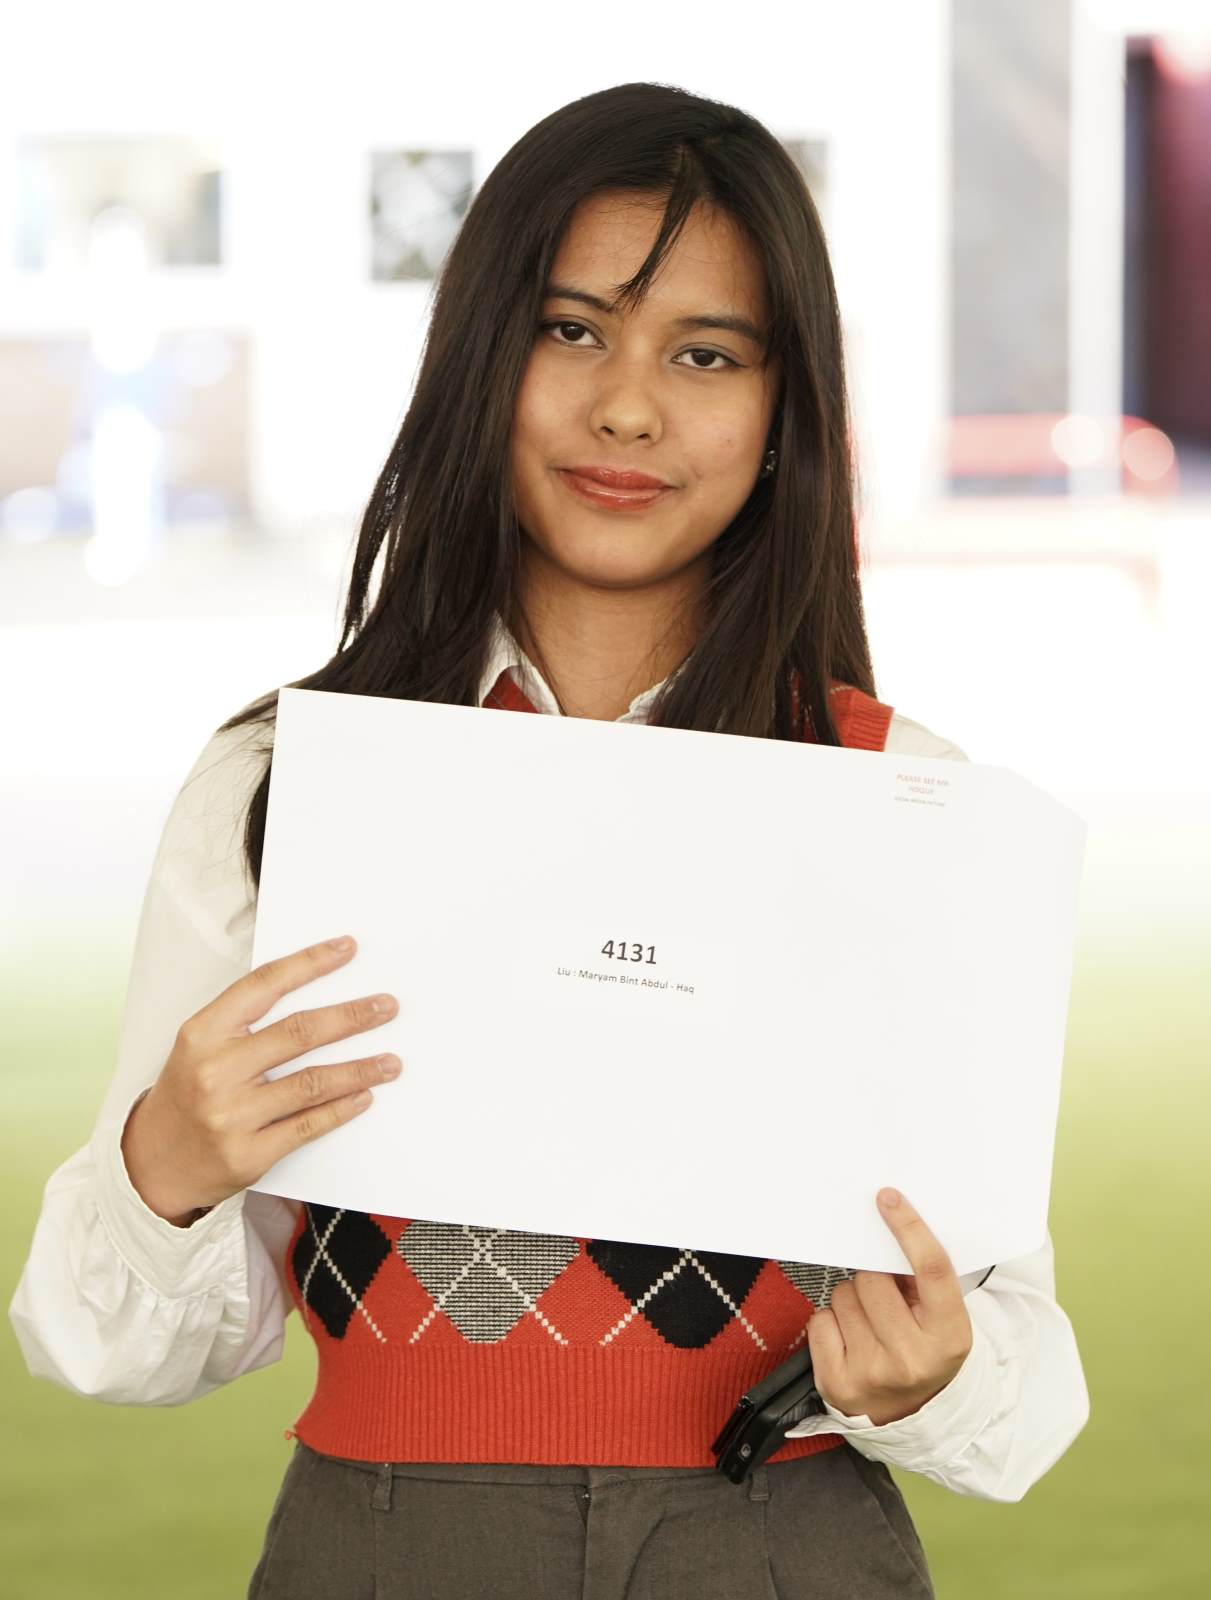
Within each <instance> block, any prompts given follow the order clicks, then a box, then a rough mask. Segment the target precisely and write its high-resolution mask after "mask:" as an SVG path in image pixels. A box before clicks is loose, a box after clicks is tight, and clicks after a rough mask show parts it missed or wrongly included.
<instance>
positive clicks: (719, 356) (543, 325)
mask: <svg viewBox="0 0 1211 1600" xmlns="http://www.w3.org/2000/svg"><path fill="white" fill-rule="evenodd" d="M538 326H539V329H540V331H542V332H546V331H547V330H548V329H552V328H558V329H559V330H560V332H561V333H562V331H563V329H565V328H575V329H576V331H577V332H578V333H588V331H589V330H588V329H587V328H586V327H585V325H584V323H583V322H569V321H568V320H567V318H566V317H560V318H558V319H556V320H553V321H550V322H540V323H539V325H538ZM555 342H556V343H557V344H564V343H567V344H571V345H579V344H580V343H581V341H580V340H578V339H569V340H564V339H563V338H559V339H557V340H556V341H555ZM679 354H681V355H686V356H710V357H712V359H715V360H719V361H723V362H725V363H726V364H727V365H728V366H729V367H738V366H739V365H740V363H739V362H738V361H733V360H732V358H731V356H725V355H724V353H723V351H722V350H682V351H680V352H679ZM692 365H693V369H694V371H695V372H722V371H723V368H722V367H705V366H701V365H700V364H699V363H698V362H693V363H692Z"/></svg>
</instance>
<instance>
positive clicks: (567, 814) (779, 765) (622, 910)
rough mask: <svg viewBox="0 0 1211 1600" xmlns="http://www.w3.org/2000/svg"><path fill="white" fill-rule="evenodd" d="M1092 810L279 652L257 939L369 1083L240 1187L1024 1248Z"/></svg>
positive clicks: (1038, 1226)
mask: <svg viewBox="0 0 1211 1600" xmlns="http://www.w3.org/2000/svg"><path fill="white" fill-rule="evenodd" d="M1086 832H1087V829H1086V825H1085V823H1084V821H1083V820H1082V819H1081V818H1080V817H1078V816H1077V815H1076V814H1075V813H1074V812H1072V811H1071V810H1069V809H1068V808H1067V807H1066V806H1064V805H1061V804H1060V803H1059V802H1057V801H1056V800H1054V799H1052V798H1051V797H1050V796H1048V795H1046V794H1044V793H1043V792H1042V791H1041V790H1039V789H1038V788H1037V787H1035V786H1034V785H1032V784H1031V783H1029V782H1027V781H1026V780H1025V779H1023V778H1022V777H1020V776H1019V775H1018V774H1016V773H1014V772H1011V771H1009V770H1008V769H1006V768H1004V767H993V766H982V765H979V764H976V763H966V762H955V761H947V760H943V759H940V758H934V757H921V756H902V755H893V754H887V753H884V752H882V751H870V750H851V749H839V748H836V747H833V746H819V745H812V744H798V743H792V742H787V741H781V740H772V739H750V738H744V737H741V736H738V735H731V734H713V733H700V732H693V731H690V730H686V729H678V728H660V727H652V726H648V725H643V724H632V723H616V722H599V721H594V720H590V719H586V718H575V717H554V716H543V715H521V714H518V713H516V712H508V711H487V710H484V709H482V708H479V707H474V706H447V705H433V704H428V703H419V702H414V701H408V700H394V699H386V698H380V697H376V696H365V695H343V694H334V693H330V692H327V691H318V690H305V689H293V688H284V689H283V690H282V691H281V694H280V697H279V703H278V717H277V733H276V742H275V748H274V758H273V772H272V778H271V783H270V794H269V809H268V817H267V824H266V836H265V850H264V858H263V863H262V874H261V884H260V891H259V900H258V907H257V920H256V932H255V937H254V943H253V955H252V961H253V964H254V965H259V964H260V963H261V962H263V961H268V960H270V959H272V958H274V957H277V956H281V955H285V954H288V953H290V952H291V951H294V950H298V949H301V948H302V947H303V946H305V945H307V944H311V943H314V942H318V941H320V940H322V939H327V938H330V937H332V936H333V935H335V934H337V933H340V932H342V931H344V932H348V933H351V934H353V935H354V937H355V938H356V939H357V941H358V951H357V953H356V955H355V956H354V957H353V959H352V960H351V961H349V962H347V963H346V964H345V965H344V966H342V967H341V968H339V969H338V970H336V971H335V972H333V973H330V974H327V975H326V976H324V977H322V978H319V979H317V980H315V981H314V982H312V983H310V984H308V985H307V986H306V987H305V988H303V989H298V990H294V991H292V992H291V993H290V994H289V995H287V996H286V997H285V998H284V1000H282V1001H281V1002H279V1003H277V1004H276V1005H275V1006H274V1007H273V1009H272V1010H270V1011H269V1012H268V1013H266V1016H265V1018H264V1020H263V1021H262V1022H261V1023H258V1024H257V1027H258V1028H259V1027H263V1026H267V1025H268V1024H270V1023H272V1022H275V1021H277V1020H279V1019H280V1018H282V1017H284V1016H286V1015H288V1014H289V1013H290V1012H292V1011H298V1010H302V1009H310V1008H312V1007H317V1006H321V1005H329V1004H333V1003H337V1002H340V1001H344V1000H351V999H354V998H357V997H360V996H362V995H369V994H373V993H375V992H377V991H379V990H385V991H388V992H389V993H391V994H394V995H395V996H396V997H397V999H398V1000H399V1007H400V1008H399V1011H398V1012H397V1014H396V1015H395V1016H394V1017H393V1018H392V1019H391V1020H390V1021H388V1022H386V1023H384V1024H382V1025H381V1026H379V1027H375V1028H372V1029H370V1030H368V1031H366V1032H364V1033H361V1034H354V1035H352V1036H350V1037H349V1038H347V1039H343V1040H339V1041H337V1042H336V1043H334V1044H330V1045H324V1046H321V1047H319V1048H317V1049H314V1050H311V1051H309V1052H307V1053H306V1054H305V1055H301V1056H298V1057H296V1058H295V1059H294V1060H292V1061H290V1062H288V1063H286V1064H285V1065H283V1066H281V1067H277V1068H274V1069H272V1070H271V1071H270V1073H269V1074H268V1076H269V1077H271V1078H276V1077H280V1076H283V1075H284V1074H287V1073H290V1072H294V1071H297V1070H298V1069H299V1068H300V1067H303V1066H306V1065H308V1064H310V1063H334V1062H339V1061H349V1060H352V1059H356V1058H358V1057H361V1056H364V1055H369V1054H374V1053H377V1052H380V1051H386V1050H392V1051H394V1052H395V1053H396V1054H398V1055H399V1057H400V1059H401V1060H402V1061H403V1062H404V1070H403V1073H402V1074H401V1076H400V1077H399V1078H398V1079H396V1080H395V1081H394V1082H393V1083H388V1084H383V1085H381V1086H380V1087H378V1088H376V1089H375V1091H374V1094H375V1104H374V1105H373V1106H372V1107H371V1108H370V1109H369V1110H368V1111H365V1112H362V1113H361V1114H360V1115H358V1116H356V1117H354V1118H353V1120H352V1121H350V1122H348V1123H346V1124H344V1125H342V1126H340V1127H338V1128H335V1129H333V1130H332V1131H331V1132H329V1133H326V1134H324V1135H323V1136H322V1137H321V1138H319V1139H317V1140H314V1141H312V1142H311V1143H309V1144H306V1145H304V1146H302V1147H301V1148H300V1149H298V1150H295V1151H293V1152H291V1154H289V1155H288V1156H286V1157H285V1158H284V1159H282V1160H281V1161H279V1162H277V1163H276V1164H275V1165H274V1166H273V1167H272V1168H271V1169H270V1170H269V1171H268V1172H267V1173H266V1174H265V1175H264V1177H263V1178H262V1179H261V1180H260V1182H259V1183H257V1184H256V1185H254V1187H255V1188H257V1189H261V1190H263V1191H265V1192H266V1193H268V1194H276V1195H284V1196H287V1197H290V1198H293V1199H299V1200H302V1199H306V1200H310V1201H315V1202H318V1203H322V1204H324V1205H329V1206H337V1207H345V1208H349V1209H355V1210H361V1211H376V1212H379V1213H382V1214H384V1215H389V1216H394V1217H424V1218H429V1219H432V1220H434V1221H441V1222H451V1223H469V1224H472V1225H477V1226H479V1225H486V1226H493V1227H505V1228H517V1229H522V1230H527V1231H534V1232H540V1233H557V1234H565V1235H570V1236H572V1237H575V1238H597V1239H614V1240H628V1241H634V1242H638V1243H647V1244H658V1245H675V1246H678V1247H680V1248H684V1247H690V1248H694V1249H703V1250H718V1251H730V1252H734V1253H736V1254H741V1255H752V1256H759V1257H763V1258H764V1257H772V1258H774V1259H779V1260H789V1261H806V1262H816V1263H822V1264H825V1265H831V1266H845V1267H853V1268H858V1267H865V1268H868V1269H872V1270H880V1271H895V1272H902V1271H905V1270H906V1267H907V1263H906V1261H905V1258H904V1256H903V1254H902V1253H901V1251H900V1248H899V1246H898V1245H897V1243H896V1242H895V1239H894V1237H893V1236H892V1235H891V1233H890V1232H889V1230H888V1229H887V1226H886V1224H885V1223H884V1222H883V1221H882V1220H881V1218H880V1217H879V1215H878V1213H877V1210H876V1207H875V1201H874V1196H875V1193H876V1191H877V1190H878V1189H879V1188H881V1187H882V1186H883V1185H885V1184H892V1185H895V1186H896V1187H898V1188H900V1189H902V1190H903V1191H904V1193H905V1194H906V1195H907V1196H908V1197H909V1199H910V1200H911V1201H912V1203H913V1204H914V1205H915V1206H916V1207H917V1209H918V1210H919V1211H920V1212H921V1214H922V1215H923V1216H924V1217H925V1219H926V1221H927V1222H928V1223H929V1225H930V1227H931V1228H932V1229H933V1231H934V1232H935V1233H936V1234H937V1235H938V1237H939V1238H940V1239H941V1241H942V1243H943V1244H944V1245H945V1247H946V1248H947V1250H948V1251H949V1252H950V1255H951V1259H952V1261H953V1263H954V1266H955V1270H956V1271H957V1272H959V1273H969V1272H973V1271H977V1270H979V1269H982V1268H985V1267H987V1266H988V1265H990V1264H992V1263H994V1262H996V1261H1004V1260H1009V1259H1012V1258H1013V1257H1014V1256H1016V1255H1021V1254H1025V1253H1027V1252H1029V1251H1031V1250H1034V1249H1037V1248H1038V1247H1039V1246H1040V1245H1041V1244H1042V1243H1043V1240H1044V1237H1045V1233H1046V1226H1047V1202H1048V1192H1049V1188H1050V1179H1051V1164H1052V1153H1053V1146H1054V1139H1055V1126H1056V1115H1057V1109H1058V1099H1059V1086H1060V1068H1061V1062H1062V1057H1063V1048H1064V1034H1065V1027H1066V1021H1067V1010H1068V993H1069V983H1070V977H1071V968H1072V956H1073V937H1074V925H1075V916H1076V904H1077V893H1078V887H1079V881H1080V873H1081V866H1082V861H1083V855H1084V846H1085V837H1086Z"/></svg>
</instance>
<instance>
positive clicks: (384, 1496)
mask: <svg viewBox="0 0 1211 1600" xmlns="http://www.w3.org/2000/svg"><path fill="white" fill-rule="evenodd" d="M370 1503H371V1505H372V1506H373V1507H374V1509H375V1510H376V1511H390V1509H391V1463H390V1462H389V1461H384V1462H383V1464H382V1466H381V1467H380V1468H379V1469H378V1482H377V1483H376V1484H375V1485H374V1499H373V1500H372V1501H371V1502H370Z"/></svg>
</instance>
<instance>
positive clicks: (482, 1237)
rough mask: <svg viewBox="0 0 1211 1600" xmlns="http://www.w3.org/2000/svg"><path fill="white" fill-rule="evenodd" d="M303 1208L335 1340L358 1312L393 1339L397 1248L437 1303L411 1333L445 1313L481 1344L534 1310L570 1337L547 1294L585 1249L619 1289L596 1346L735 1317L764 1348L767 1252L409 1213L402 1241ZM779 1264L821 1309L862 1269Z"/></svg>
mask: <svg viewBox="0 0 1211 1600" xmlns="http://www.w3.org/2000/svg"><path fill="white" fill-rule="evenodd" d="M302 1210H303V1218H302V1225H301V1229H300V1232H299V1234H298V1238H297V1240H296V1243H295V1246H294V1249H293V1252H292V1258H291V1264H292V1267H293V1272H294V1278H295V1283H296V1285H297V1287H298V1292H299V1298H300V1300H301V1302H302V1304H303V1306H304V1308H305V1310H306V1311H308V1312H314V1313H315V1315H316V1316H317V1317H318V1319H319V1321H320V1322H321V1323H322V1325H323V1326H324V1328H325V1329H326V1331H327V1332H328V1334H329V1336H330V1337H332V1338H334V1339H343V1338H344V1337H345V1335H346V1334H347V1332H348V1330H349V1327H350V1324H351V1323H352V1321H353V1319H354V1318H355V1317H360V1318H362V1319H363V1320H364V1322H365V1323H366V1324H367V1325H368V1327H369V1329H370V1331H371V1332H372V1334H373V1335H374V1337H375V1338H376V1339H378V1340H379V1341H380V1343H387V1342H388V1336H387V1334H386V1333H385V1332H384V1331H383V1330H382V1329H381V1328H380V1327H379V1326H378V1325H377V1323H376V1322H375V1319H374V1316H373V1314H372V1312H371V1311H370V1309H369V1308H368V1306H367V1304H366V1293H367V1290H368V1289H369V1287H370V1285H371V1283H372V1282H373V1281H374V1280H375V1278H376V1277H377V1275H378V1273H379V1270H380V1268H381V1267H382V1265H383V1263H384V1261H386V1260H387V1259H388V1257H390V1256H391V1255H392V1254H393V1253H394V1254H396V1255H398V1257H399V1259H400V1261H401V1262H402V1264H403V1265H404V1267H405V1268H406V1269H407V1270H408V1272H409V1273H410V1274H411V1275H412V1277H413V1278H414V1279H415V1282H416V1283H417V1284H419V1285H420V1287H421V1288H422V1289H423V1290H424V1292H425V1294H426V1296H427V1297H428V1300H429V1309H428V1311H427V1312H426V1313H425V1314H424V1315H422V1316H421V1318H420V1320H419V1322H418V1323H417V1324H416V1325H415V1326H413V1328H412V1329H411V1332H410V1335H409V1339H410V1342H412V1343H415V1342H416V1341H417V1340H418V1339H419V1338H421V1337H423V1335H424V1334H425V1332H426V1331H427V1330H428V1329H429V1328H430V1327H431V1326H432V1325H433V1322H434V1320H435V1318H437V1317H438V1316H439V1314H444V1316H445V1317H446V1318H448V1319H449V1321H450V1323H452V1324H453V1326H454V1327H455V1328H456V1329H457V1330H458V1332H459V1333H460V1334H461V1335H462V1337H463V1338H464V1339H466V1340H467V1341H468V1343H471V1344H496V1343H499V1342H500V1341H501V1340H503V1339H506V1338H507V1337H508V1336H509V1334H510V1333H511V1332H512V1330H513V1329H514V1328H515V1327H516V1326H517V1324H518V1323H519V1322H520V1321H521V1319H522V1318H523V1317H526V1316H534V1317H535V1318H537V1320H538V1322H539V1323H540V1324H541V1325H542V1326H543V1327H544V1328H545V1329H546V1331H547V1332H548V1333H549V1334H550V1335H551V1336H552V1338H554V1339H555V1340H556V1342H558V1343H567V1342H568V1340H567V1338H566V1336H565V1335H564V1333H562V1332H561V1331H560V1328H559V1327H558V1326H557V1325H556V1323H555V1322H552V1321H551V1319H550V1318H548V1317H547V1315H546V1314H545V1313H544V1311H543V1308H542V1306H541V1305H540V1303H539V1302H540V1301H541V1298H542V1296H543V1295H544V1294H545V1293H546V1291H547V1290H548V1289H550V1288H551V1286H552V1285H553V1284H555V1283H556V1281H557V1280H558V1279H559V1278H560V1277H561V1276H562V1275H563V1274H564V1273H565V1272H566V1271H567V1269H568V1267H569V1266H571V1264H572V1263H573V1262H574V1261H576V1260H577V1258H578V1257H579V1256H580V1255H581V1254H582V1252H583V1254H584V1256H585V1257H587V1259H588V1260H589V1261H591V1262H592V1263H593V1265H594V1266H595V1267H596V1268H597V1270H598V1271H599V1272H600V1273H601V1274H602V1275H603V1277H604V1279H606V1280H607V1281H608V1282H609V1283H610V1284H611V1285H612V1286H613V1287H614V1288H615V1289H617V1290H618V1291H619V1294H620V1298H619V1300H618V1301H617V1302H616V1303H615V1307H616V1310H615V1313H612V1314H611V1317H610V1319H609V1324H607V1323H603V1324H602V1327H601V1330H600V1332H599V1334H598V1335H597V1336H595V1338H594V1342H595V1343H598V1344H600V1345H607V1344H609V1343H611V1342H612V1341H613V1340H614V1339H615V1338H617V1337H618V1336H619V1335H620V1334H622V1333H623V1332H624V1331H625V1329H626V1328H627V1327H628V1326H630V1325H631V1324H632V1323H633V1322H634V1320H635V1319H636V1318H637V1317H638V1318H642V1319H643V1323H644V1324H645V1325H646V1326H648V1327H649V1328H651V1329H653V1330H654V1331H655V1332H656V1333H657V1334H659V1336H660V1338H661V1339H662V1340H664V1341H665V1343H666V1344H669V1345H671V1346H672V1347H673V1348H675V1349H679V1350H698V1349H703V1348H705V1347H706V1346H707V1345H709V1344H710V1343H711V1342H712V1341H713V1340H714V1339H716V1338H717V1337H718V1336H719V1335H720V1334H721V1333H722V1332H723V1330H724V1329H725V1328H726V1327H727V1326H728V1325H729V1323H731V1322H733V1320H734V1321H736V1322H737V1323H739V1324H740V1326H741V1327H743V1328H744V1330H745V1332H746V1334H747V1335H748V1336H749V1337H750V1338H752V1339H753V1341H754V1342H755V1343H756V1344H758V1345H759V1346H761V1347H762V1348H765V1340H764V1339H763V1338H762V1334H761V1330H760V1327H759V1326H755V1325H754V1323H753V1322H752V1320H750V1317H749V1316H748V1315H747V1314H746V1309H745V1308H746V1302H747V1301H748V1298H749V1295H750V1291H751V1290H753V1288H754V1285H755V1284H756V1282H757V1280H758V1278H759V1277H760V1276H761V1273H762V1269H763V1268H764V1267H765V1265H766V1263H765V1261H764V1260H763V1259H761V1258H760V1257H757V1256H741V1255H731V1254H727V1253H725V1252H722V1251H716V1250H689V1249H678V1248H675V1247H672V1246H663V1245H647V1244H631V1243H627V1242H624V1241H620V1240H614V1239H587V1240H579V1239H574V1238H569V1237H567V1236H565V1235H562V1234H544V1233H527V1232H522V1231H520V1230H518V1229H514V1228H489V1227H483V1226H478V1225H476V1226H472V1225H471V1224H465V1223H444V1222H431V1221H428V1220H424V1219H418V1220H415V1221H411V1222H405V1223H404V1226H403V1228H402V1230H401V1231H400V1232H399V1233H398V1236H397V1237H396V1238H395V1240H394V1242H393V1241H392V1239H391V1238H390V1237H389V1236H388V1235H387V1234H386V1233H385V1232H384V1230H383V1227H382V1226H380V1224H379V1223H378V1222H376V1221H375V1220H374V1219H373V1218H372V1217H370V1216H368V1215H367V1214H366V1213H365V1212H362V1211H346V1210H342V1209H339V1208H336V1207H332V1206H324V1205H319V1204H316V1203H314V1202H306V1203H304V1205H303V1208H302ZM773 1264H774V1265H775V1266H777V1267H778V1268H780V1270H781V1272H782V1273H783V1274H784V1275H785V1279H786V1281H787V1282H788V1283H789V1284H791V1285H793V1287H794V1288H795V1289H796V1290H798V1292H799V1293H800V1294H801V1295H802V1296H803V1297H804V1300H805V1301H810V1302H811V1304H812V1305H813V1306H815V1307H817V1308H823V1307H825V1306H827V1305H828V1303H829V1300H830V1299H831V1296H832V1291H833V1289H834V1287H835V1286H836V1285H837V1284H838V1283H840V1282H842V1281H843V1280H844V1279H846V1278H850V1277H852V1276H853V1273H852V1271H851V1270H850V1269H848V1268H842V1267H826V1266H819V1265H815V1264H813V1263H809V1262H803V1261H781V1260H779V1261H775V1262H774V1263H773ZM784 1292H785V1291H784ZM380 1314H381V1313H380ZM760 1321H761V1318H760V1316H758V1323H760ZM804 1322H806V1318H805V1319H804ZM796 1342H797V1341H796Z"/></svg>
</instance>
